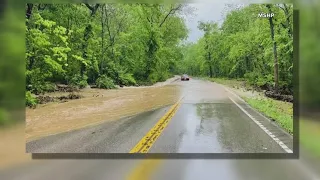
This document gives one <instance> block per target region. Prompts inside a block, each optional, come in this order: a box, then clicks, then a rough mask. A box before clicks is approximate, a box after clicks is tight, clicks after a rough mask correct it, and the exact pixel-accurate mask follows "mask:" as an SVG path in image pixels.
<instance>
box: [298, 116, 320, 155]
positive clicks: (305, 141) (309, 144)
mask: <svg viewBox="0 0 320 180" xmlns="http://www.w3.org/2000/svg"><path fill="white" fill-rule="evenodd" d="M299 127H300V142H301V145H302V146H303V147H304V148H305V149H306V150H308V151H309V152H310V153H312V154H313V155H314V156H316V157H317V158H320V143H319V138H320V122H316V121H312V120H308V119H302V120H300V124H299Z"/></svg>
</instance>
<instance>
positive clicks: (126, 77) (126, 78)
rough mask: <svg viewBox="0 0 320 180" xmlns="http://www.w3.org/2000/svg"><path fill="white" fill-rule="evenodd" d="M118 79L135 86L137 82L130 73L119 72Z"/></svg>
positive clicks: (127, 84) (124, 83) (123, 83)
mask: <svg viewBox="0 0 320 180" xmlns="http://www.w3.org/2000/svg"><path fill="white" fill-rule="evenodd" d="M119 79H120V83H121V84H122V85H125V86H135V85H136V84H137V82H136V80H135V79H134V77H133V76H132V74H120V76H119Z"/></svg>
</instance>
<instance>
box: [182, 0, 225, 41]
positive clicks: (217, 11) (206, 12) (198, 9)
mask: <svg viewBox="0 0 320 180" xmlns="http://www.w3.org/2000/svg"><path fill="white" fill-rule="evenodd" d="M190 6H191V7H193V8H195V11H194V15H193V16H188V18H187V20H186V24H187V27H188V29H189V31H190V32H189V38H188V41H189V42H190V41H191V42H196V41H197V40H198V39H199V38H200V37H202V36H203V33H202V32H201V31H200V30H199V29H198V27H197V26H198V21H204V22H208V21H214V22H218V23H219V24H221V23H222V22H223V15H222V12H223V10H224V8H225V4H224V3H192V4H190Z"/></svg>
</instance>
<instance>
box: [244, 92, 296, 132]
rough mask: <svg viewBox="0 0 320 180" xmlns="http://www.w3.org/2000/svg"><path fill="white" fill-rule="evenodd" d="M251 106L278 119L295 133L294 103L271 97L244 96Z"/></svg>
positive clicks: (280, 123) (283, 126)
mask: <svg viewBox="0 0 320 180" xmlns="http://www.w3.org/2000/svg"><path fill="white" fill-rule="evenodd" d="M242 98H243V99H244V100H245V101H246V102H247V103H248V104H249V105H250V106H251V107H253V108H255V109H257V110H258V111H259V112H261V113H262V114H264V115H266V116H267V117H269V118H270V119H272V120H274V121H276V122H277V123H278V124H279V125H280V126H281V127H282V128H283V129H285V130H286V131H287V132H289V133H290V134H293V105H292V104H291V103H287V102H281V101H277V100H273V99H270V98H248V97H242Z"/></svg>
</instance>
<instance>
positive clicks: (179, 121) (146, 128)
mask: <svg viewBox="0 0 320 180" xmlns="http://www.w3.org/2000/svg"><path fill="white" fill-rule="evenodd" d="M170 85H178V86H179V89H180V92H179V93H177V94H179V96H180V98H181V101H180V102H177V103H176V105H173V106H168V107H163V108H160V109H155V110H153V111H149V112H144V113H141V114H138V115H136V116H132V117H127V118H122V119H119V120H115V121H111V122H107V123H102V124H100V125H96V126H93V127H87V128H83V129H81V130H74V131H70V132H66V133H61V134H57V135H52V136H48V137H45V138H42V139H38V140H35V141H31V142H28V143H27V145H26V149H27V152H29V153H31V152H32V153H128V152H133V151H136V152H142V149H145V151H144V152H148V153H287V152H290V151H291V150H292V149H293V147H292V146H293V140H292V136H291V135H289V134H287V133H286V132H284V131H283V130H282V129H281V128H279V127H277V126H276V125H275V124H274V123H273V122H272V121H270V120H269V119H267V118H265V117H264V116H262V115H261V114H259V113H258V112H256V111H255V110H253V109H252V108H250V107H249V106H248V105H247V104H246V103H244V102H242V101H241V99H239V98H238V97H237V96H236V95H235V94H234V93H232V91H230V90H228V89H225V88H224V87H223V86H221V85H219V84H217V83H212V82H208V81H203V80H197V79H191V80H190V81H183V82H182V81H175V82H173V83H172V84H170ZM157 124H158V125H157ZM155 125H156V127H155ZM153 130H154V132H153ZM148 136H149V137H152V138H150V139H153V140H152V141H148V147H146V143H144V142H146V141H147V139H148ZM139 144H140V145H139ZM143 146H144V147H143ZM134 149H135V150H134Z"/></svg>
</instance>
